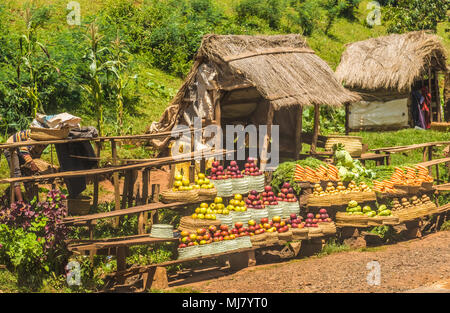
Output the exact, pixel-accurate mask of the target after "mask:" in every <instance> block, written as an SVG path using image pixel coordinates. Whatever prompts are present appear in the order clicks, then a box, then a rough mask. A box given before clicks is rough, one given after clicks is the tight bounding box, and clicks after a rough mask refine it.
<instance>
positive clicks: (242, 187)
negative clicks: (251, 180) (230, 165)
mask: <svg viewBox="0 0 450 313" xmlns="http://www.w3.org/2000/svg"><path fill="white" fill-rule="evenodd" d="M232 187H233V194H246V193H248V192H249V190H250V188H249V185H248V179H247V178H246V177H242V178H234V179H232Z"/></svg>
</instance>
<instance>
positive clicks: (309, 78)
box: [172, 34, 359, 110]
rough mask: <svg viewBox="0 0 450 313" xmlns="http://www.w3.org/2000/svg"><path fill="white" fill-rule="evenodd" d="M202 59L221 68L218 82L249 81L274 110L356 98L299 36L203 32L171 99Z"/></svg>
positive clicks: (335, 102) (191, 76) (188, 83)
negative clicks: (191, 63)
mask: <svg viewBox="0 0 450 313" xmlns="http://www.w3.org/2000/svg"><path fill="white" fill-rule="evenodd" d="M203 62H206V63H208V64H213V65H214V67H215V68H216V69H217V71H218V72H219V73H220V75H219V81H218V82H219V85H229V84H230V83H229V81H230V80H231V78H233V80H235V82H241V83H242V82H245V83H247V84H249V85H252V86H254V87H255V88H256V89H257V90H258V92H259V94H260V95H261V96H262V97H263V98H265V99H266V100H268V101H269V102H271V103H272V105H273V106H274V108H275V109H276V110H277V109H280V108H281V107H283V106H299V105H301V106H306V105H314V104H319V105H330V106H341V105H342V104H344V103H347V102H353V101H357V100H358V99H359V96H358V95H356V94H354V93H352V92H350V91H348V90H346V89H345V88H343V86H342V84H340V83H339V82H338V81H337V79H336V78H335V76H334V72H333V71H332V69H331V68H330V67H329V66H328V64H327V63H326V62H325V61H323V60H322V59H321V58H320V57H318V56H317V55H316V54H315V53H314V51H313V50H312V49H310V48H309V47H308V45H307V44H306V41H305V39H304V38H303V37H301V36H300V35H295V34H291V35H274V36H246V35H207V36H205V37H204V38H203V41H202V44H201V47H200V49H199V51H198V54H197V57H196V63H195V64H194V66H193V68H192V70H191V73H190V74H189V75H188V77H187V79H186V81H185V83H184V85H183V86H182V88H181V89H180V91H179V94H178V95H177V96H176V97H175V99H174V101H173V102H172V104H175V103H177V102H179V101H180V100H182V99H183V97H184V93H185V91H186V90H187V87H188V86H189V85H190V84H191V82H192V80H193V79H194V77H195V73H196V71H197V69H198V65H199V64H201V63H203ZM219 88H220V86H219Z"/></svg>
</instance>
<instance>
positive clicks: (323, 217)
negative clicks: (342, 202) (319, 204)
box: [305, 209, 331, 227]
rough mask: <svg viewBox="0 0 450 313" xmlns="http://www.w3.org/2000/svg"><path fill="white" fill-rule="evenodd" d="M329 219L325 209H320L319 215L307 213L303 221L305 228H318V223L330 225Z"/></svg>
mask: <svg viewBox="0 0 450 313" xmlns="http://www.w3.org/2000/svg"><path fill="white" fill-rule="evenodd" d="M330 222H331V218H330V216H329V215H328V213H327V210H326V209H320V210H319V213H318V214H316V215H314V213H308V214H307V215H306V219H305V227H319V223H330Z"/></svg>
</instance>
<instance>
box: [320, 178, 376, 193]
mask: <svg viewBox="0 0 450 313" xmlns="http://www.w3.org/2000/svg"><path fill="white" fill-rule="evenodd" d="M370 191H372V190H371V189H370V187H369V186H367V185H366V183H364V182H362V183H361V184H360V185H359V186H358V185H357V184H356V183H355V182H354V181H351V182H350V183H349V184H348V187H347V188H345V186H344V183H343V182H341V181H340V182H338V183H337V186H336V187H334V185H333V183H331V182H329V183H328V184H327V188H326V189H325V191H324V190H323V188H322V186H320V184H315V185H314V192H313V195H314V196H325V195H332V194H339V193H343V194H347V193H350V192H370Z"/></svg>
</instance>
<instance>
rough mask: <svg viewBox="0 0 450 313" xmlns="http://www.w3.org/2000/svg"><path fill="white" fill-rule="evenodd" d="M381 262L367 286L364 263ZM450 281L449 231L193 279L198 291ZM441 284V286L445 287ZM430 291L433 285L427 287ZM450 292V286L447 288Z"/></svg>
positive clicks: (362, 288) (385, 288) (383, 288)
mask: <svg viewBox="0 0 450 313" xmlns="http://www.w3.org/2000/svg"><path fill="white" fill-rule="evenodd" d="M371 261H377V262H378V263H379V264H380V284H379V285H378V286H377V285H372V286H371V285H369V284H368V282H367V277H368V275H369V273H370V271H371V270H370V269H367V264H368V263H369V262H371ZM436 282H445V283H443V284H441V285H442V286H444V287H445V286H448V287H449V288H450V285H448V284H447V283H448V282H450V231H444V232H438V233H435V234H431V235H428V236H426V237H424V238H422V239H416V240H411V241H407V242H401V243H397V244H395V245H390V246H384V247H380V248H379V249H378V250H375V251H373V250H372V251H349V252H340V253H334V254H331V255H328V256H324V257H320V258H319V257H312V258H306V259H299V260H292V261H289V262H284V263H277V264H271V265H261V266H256V267H250V268H246V269H244V270H241V271H239V272H236V273H234V274H232V275H228V276H224V277H220V278H217V279H214V280H209V281H203V282H199V283H193V284H190V285H185V286H186V287H187V286H189V287H191V288H193V289H195V290H199V291H201V292H211V293H214V292H243V291H245V292H255V293H270V292H277V293H279V292H414V289H417V288H419V289H418V290H419V291H420V290H428V289H429V288H428V289H427V288H426V287H424V286H432V285H433V284H435V285H436ZM444 289H446V288H444ZM430 290H433V289H432V288H431V289H430ZM449 291H450V290H449Z"/></svg>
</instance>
